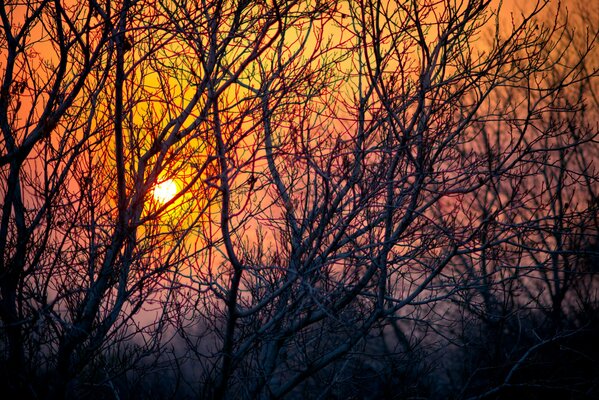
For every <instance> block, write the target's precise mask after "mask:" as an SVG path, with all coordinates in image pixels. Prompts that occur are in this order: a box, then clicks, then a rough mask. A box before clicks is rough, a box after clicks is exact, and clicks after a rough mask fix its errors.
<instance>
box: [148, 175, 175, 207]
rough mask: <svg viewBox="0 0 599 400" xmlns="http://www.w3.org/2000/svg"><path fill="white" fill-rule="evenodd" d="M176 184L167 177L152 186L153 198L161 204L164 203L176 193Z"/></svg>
mask: <svg viewBox="0 0 599 400" xmlns="http://www.w3.org/2000/svg"><path fill="white" fill-rule="evenodd" d="M177 190H178V188H177V184H176V183H175V181H173V180H172V179H167V180H166V181H164V182H161V183H159V184H158V185H156V187H155V188H154V192H153V195H154V199H155V200H156V201H157V202H158V203H161V204H164V203H166V202H168V201H169V200H171V199H172V198H173V197H175V195H176V194H177Z"/></svg>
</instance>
